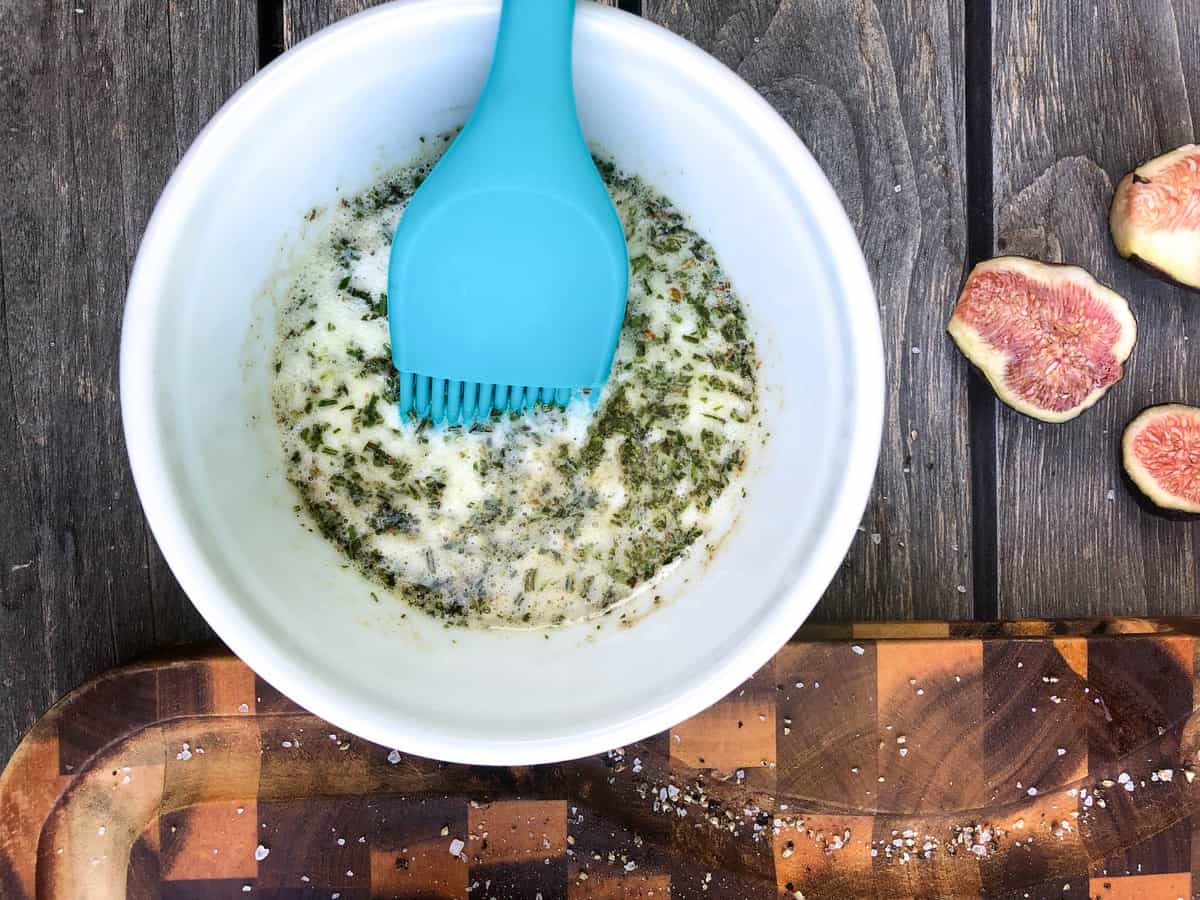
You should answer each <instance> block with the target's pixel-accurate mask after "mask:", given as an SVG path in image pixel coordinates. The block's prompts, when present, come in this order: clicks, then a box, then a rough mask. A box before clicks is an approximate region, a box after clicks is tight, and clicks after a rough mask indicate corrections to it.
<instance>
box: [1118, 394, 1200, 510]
mask: <svg viewBox="0 0 1200 900" xmlns="http://www.w3.org/2000/svg"><path fill="white" fill-rule="evenodd" d="M1176 405H1178V404H1173V403H1157V404H1154V405H1153V406H1147V407H1145V408H1143V409H1141V410H1139V411H1138V413H1137V414H1136V415H1135V416H1134V417H1133V418H1131V419H1130V420H1129V424H1128V425H1126V427H1125V430H1126V431H1127V430H1128V428H1129V426H1130V425H1132V424H1133V423H1134V422H1136V421H1137V420H1139V419H1140V418H1142V416H1144V415H1146V414H1147V413H1153V412H1154V411H1155V410H1164V411H1165V410H1167V409H1169V408H1170V407H1172V406H1176ZM1117 446H1118V449H1119V452H1120V454H1121V484H1122V485H1124V487H1125V489H1126V490H1127V491H1128V492H1129V494H1130V495H1131V496H1132V497H1133V499H1134V502H1136V503H1137V505H1138V507H1139V508H1140V509H1141V510H1142V512H1144V513H1147V514H1148V515H1151V516H1154V517H1155V518H1157V519H1164V520H1166V521H1168V522H1200V513H1193V512H1188V511H1187V510H1182V509H1171V508H1169V507H1166V506H1159V505H1158V504H1157V503H1155V502H1154V500H1152V499H1151V498H1150V496H1149V495H1148V494H1147V493H1146V491H1145V489H1144V488H1143V487H1142V486H1141V485H1139V484H1138V483H1137V482H1136V481H1135V480H1134V479H1133V476H1132V475H1130V474H1129V459H1128V457H1129V454H1128V453H1127V451H1126V449H1125V433H1124V432H1122V434H1121V437H1120V438H1119V439H1118V442H1117Z"/></svg>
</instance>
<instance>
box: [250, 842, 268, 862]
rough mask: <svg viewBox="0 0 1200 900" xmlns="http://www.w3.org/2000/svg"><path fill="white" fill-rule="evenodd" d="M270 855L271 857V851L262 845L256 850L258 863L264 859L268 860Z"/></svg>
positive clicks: (255, 857)
mask: <svg viewBox="0 0 1200 900" xmlns="http://www.w3.org/2000/svg"><path fill="white" fill-rule="evenodd" d="M270 855H271V851H270V850H269V849H268V848H266V847H264V846H263V845H262V844H259V845H258V846H257V847H255V848H254V859H255V860H256V861H257V862H262V861H263V860H264V859H266V858H267V857H268V856H270Z"/></svg>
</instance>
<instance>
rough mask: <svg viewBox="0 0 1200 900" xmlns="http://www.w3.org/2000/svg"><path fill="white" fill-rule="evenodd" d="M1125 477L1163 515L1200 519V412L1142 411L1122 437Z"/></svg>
mask: <svg viewBox="0 0 1200 900" xmlns="http://www.w3.org/2000/svg"><path fill="white" fill-rule="evenodd" d="M1121 456H1122V458H1123V459H1124V462H1125V472H1126V474H1128V475H1129V479H1130V480H1131V481H1132V482H1133V483H1134V485H1136V486H1137V488H1138V490H1140V491H1141V492H1142V493H1143V494H1144V495H1145V496H1146V498H1147V499H1149V500H1150V501H1151V502H1152V503H1153V504H1154V505H1155V506H1156V507H1157V508H1158V509H1159V510H1166V511H1168V512H1173V513H1183V514H1187V515H1189V516H1191V515H1200V409H1197V408H1196V407H1194V406H1183V405H1182V404H1179V403H1168V404H1165V405H1163V406H1151V407H1149V408H1148V409H1144V410H1142V412H1141V413H1139V414H1138V416H1137V418H1135V419H1134V420H1133V421H1132V422H1130V423H1129V425H1127V426H1126V428H1125V434H1124V436H1123V437H1122V438H1121Z"/></svg>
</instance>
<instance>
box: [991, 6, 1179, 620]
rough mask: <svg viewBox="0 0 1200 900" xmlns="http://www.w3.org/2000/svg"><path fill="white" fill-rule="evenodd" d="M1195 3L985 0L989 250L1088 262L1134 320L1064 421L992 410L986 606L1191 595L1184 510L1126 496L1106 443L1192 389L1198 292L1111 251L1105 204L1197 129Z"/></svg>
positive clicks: (1165, 605) (1161, 604)
mask: <svg viewBox="0 0 1200 900" xmlns="http://www.w3.org/2000/svg"><path fill="white" fill-rule="evenodd" d="M1198 16H1200V0H1144V2H1141V3H1137V4H1130V3H1126V2H1123V0H995V4H994V24H993V47H994V48H995V49H994V54H993V67H994V81H993V91H992V105H993V112H994V140H993V154H994V157H993V158H994V188H995V204H996V205H995V226H996V249H997V251H1000V252H1006V253H1021V254H1026V255H1029V256H1035V257H1038V258H1041V259H1045V260H1050V261H1063V262H1070V263H1076V264H1078V265H1082V266H1083V267H1085V268H1087V269H1090V270H1091V271H1092V272H1093V273H1094V274H1095V275H1096V276H1097V277H1098V278H1099V279H1100V280H1101V281H1104V282H1106V283H1107V284H1110V285H1112V286H1113V287H1114V288H1115V289H1116V290H1118V291H1120V292H1121V293H1122V294H1124V295H1125V296H1126V297H1128V299H1129V300H1130V303H1131V305H1132V307H1133V310H1134V314H1135V316H1136V317H1137V320H1138V325H1139V340H1138V346H1137V347H1136V348H1135V349H1134V353H1133V356H1132V358H1131V359H1130V361H1129V363H1128V365H1127V366H1126V376H1125V379H1124V380H1123V381H1122V382H1121V383H1120V384H1118V385H1117V386H1116V387H1114V388H1113V390H1112V391H1111V392H1110V393H1109V395H1108V396H1107V397H1105V398H1104V399H1103V400H1102V401H1101V402H1100V403H1099V405H1098V406H1096V407H1095V408H1094V409H1092V410H1090V411H1088V412H1086V413H1084V414H1083V415H1082V416H1081V417H1080V418H1078V419H1076V420H1075V421H1074V422H1070V423H1067V424H1065V425H1041V424H1039V423H1037V422H1034V421H1032V420H1030V419H1026V418H1024V417H1022V416H1020V415H1019V414H1017V413H1014V412H1013V411H1012V410H1010V409H1008V408H1007V407H1004V406H1000V407H999V409H998V413H997V422H996V430H997V454H998V456H997V471H998V493H997V508H998V510H999V513H998V516H999V521H998V532H999V548H998V557H999V595H1000V614H1001V615H1002V616H1006V617H1011V616H1066V615H1088V614H1093V613H1108V614H1113V613H1120V614H1129V615H1141V614H1159V613H1162V614H1171V613H1193V612H1195V611H1196V600H1197V596H1198V588H1200V584H1198V581H1197V562H1198V560H1200V525H1197V524H1195V523H1192V524H1181V523H1172V522H1165V521H1162V520H1158V519H1155V518H1153V517H1151V516H1148V515H1147V514H1145V513H1143V512H1142V511H1140V510H1139V509H1138V507H1137V506H1136V504H1135V503H1134V501H1133V498H1132V497H1131V496H1130V495H1129V493H1128V492H1127V491H1126V490H1125V489H1124V488H1123V486H1122V483H1121V473H1120V448H1119V441H1120V435H1121V430H1122V429H1123V427H1124V425H1125V424H1126V423H1127V422H1128V421H1129V419H1130V418H1132V417H1133V415H1134V414H1135V413H1136V412H1137V410H1139V409H1141V408H1142V407H1143V406H1147V405H1149V404H1152V403H1161V402H1164V401H1181V402H1190V403H1197V402H1200V379H1197V372H1200V368H1198V366H1200V352H1198V351H1197V350H1193V349H1192V346H1193V344H1194V343H1195V342H1194V341H1193V342H1192V343H1189V342H1188V338H1191V337H1193V336H1195V335H1197V334H1200V304H1198V303H1197V302H1196V298H1195V297H1194V296H1193V295H1190V294H1189V293H1187V292H1185V291H1182V290H1180V289H1177V288H1174V287H1169V286H1167V285H1164V284H1162V283H1161V282H1158V281H1156V280H1154V279H1153V278H1151V277H1149V276H1147V275H1145V274H1143V273H1142V272H1140V271H1139V270H1137V269H1135V268H1134V267H1132V266H1130V265H1128V264H1127V263H1125V262H1123V261H1121V260H1120V259H1119V258H1118V257H1117V255H1116V254H1115V252H1114V251H1113V249H1112V245H1111V242H1110V240H1109V237H1108V228H1107V210H1108V204H1109V201H1110V198H1111V195H1112V188H1113V186H1114V184H1115V183H1116V181H1117V179H1119V178H1120V177H1121V175H1122V174H1124V173H1125V172H1126V171H1128V170H1129V169H1131V168H1132V167H1133V166H1135V165H1136V164H1137V163H1139V162H1140V161H1142V160H1144V159H1146V158H1148V157H1151V156H1155V155H1157V154H1158V153H1160V152H1162V151H1164V150H1167V149H1170V148H1172V147H1175V146H1176V145H1179V144H1183V143H1187V142H1189V141H1192V140H1194V139H1195V138H1196V137H1197V134H1196V120H1195V119H1194V118H1193V115H1194V113H1195V112H1196V111H1197V110H1196V108H1195V107H1194V106H1193V105H1192V104H1195V103H1196V102H1197V101H1196V98H1197V96H1200V57H1198V55H1197V49H1198V45H1197V36H1196V33H1195V32H1196V29H1195V28H1194V27H1193V26H1194V24H1195V22H1196V20H1197V17H1198ZM1181 42H1183V43H1182V45H1181ZM1187 42H1190V43H1187ZM1189 98H1190V100H1189Z"/></svg>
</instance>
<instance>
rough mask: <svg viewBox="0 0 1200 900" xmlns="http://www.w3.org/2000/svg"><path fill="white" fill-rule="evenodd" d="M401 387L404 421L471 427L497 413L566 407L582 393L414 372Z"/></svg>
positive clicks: (404, 375) (402, 377) (401, 380)
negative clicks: (428, 420)
mask: <svg viewBox="0 0 1200 900" xmlns="http://www.w3.org/2000/svg"><path fill="white" fill-rule="evenodd" d="M399 385H400V416H401V418H406V417H408V416H410V415H413V416H416V417H417V418H419V419H430V420H431V421H433V422H435V423H438V424H446V425H471V424H473V423H474V422H482V421H486V420H487V419H488V417H490V416H491V415H492V414H493V413H503V412H515V413H521V412H524V411H525V410H527V409H532V408H533V407H535V406H538V405H539V404H540V405H545V406H551V405H554V406H561V407H566V406H567V405H568V404H569V403H570V402H571V399H572V398H573V397H574V396H575V395H576V394H577V393H578V391H575V390H572V389H571V388H553V387H525V386H516V385H508V384H480V383H479V382H475V381H449V380H447V379H445V378H429V377H426V376H423V375H417V374H414V373H413V372H400V373H399ZM597 390H598V389H597ZM592 396H595V393H593V394H592Z"/></svg>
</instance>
